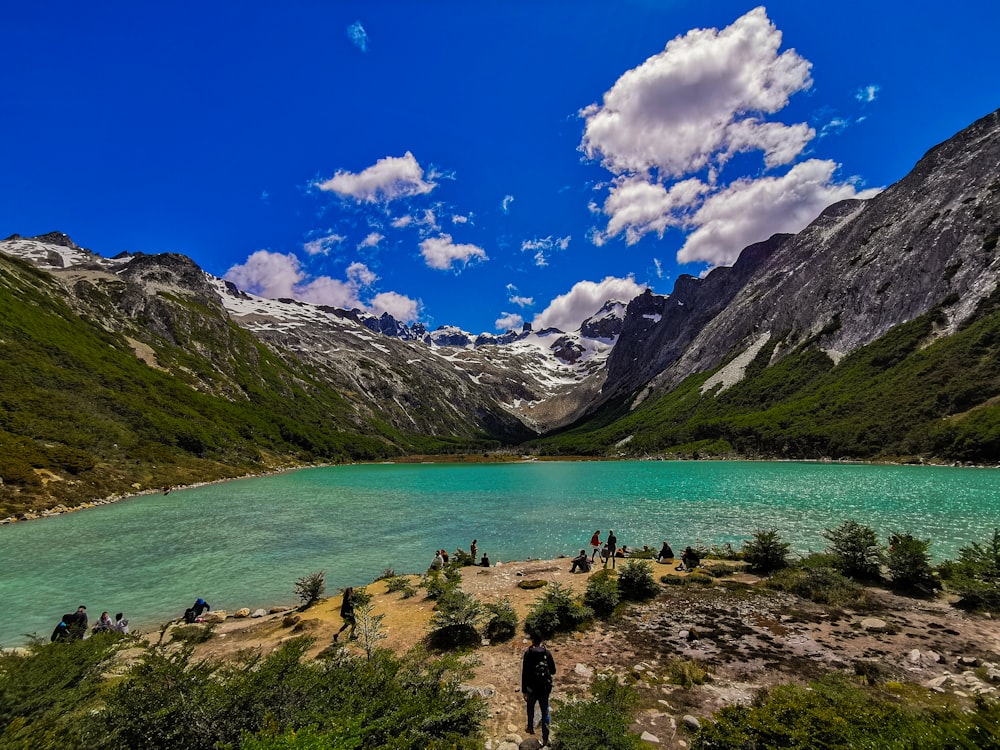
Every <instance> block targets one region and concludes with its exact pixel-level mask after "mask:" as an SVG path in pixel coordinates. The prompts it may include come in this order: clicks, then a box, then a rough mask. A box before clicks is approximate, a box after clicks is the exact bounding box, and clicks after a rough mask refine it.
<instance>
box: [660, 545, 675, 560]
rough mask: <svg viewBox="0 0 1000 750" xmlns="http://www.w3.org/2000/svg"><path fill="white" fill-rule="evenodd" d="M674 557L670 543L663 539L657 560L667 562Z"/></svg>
mask: <svg viewBox="0 0 1000 750" xmlns="http://www.w3.org/2000/svg"><path fill="white" fill-rule="evenodd" d="M673 559H674V551H673V550H672V549H671V548H670V545H669V544H668V543H667V541H666V540H664V541H663V546H662V547H660V554H658V555H657V556H656V562H665V561H667V560H673Z"/></svg>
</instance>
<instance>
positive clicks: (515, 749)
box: [496, 740, 520, 750]
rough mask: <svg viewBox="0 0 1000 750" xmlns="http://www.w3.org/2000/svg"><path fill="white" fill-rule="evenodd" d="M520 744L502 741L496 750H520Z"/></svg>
mask: <svg viewBox="0 0 1000 750" xmlns="http://www.w3.org/2000/svg"><path fill="white" fill-rule="evenodd" d="M519 745H520V743H518V742H508V741H507V740H504V741H503V742H501V743H500V744H499V745H497V747H496V750H520V748H519Z"/></svg>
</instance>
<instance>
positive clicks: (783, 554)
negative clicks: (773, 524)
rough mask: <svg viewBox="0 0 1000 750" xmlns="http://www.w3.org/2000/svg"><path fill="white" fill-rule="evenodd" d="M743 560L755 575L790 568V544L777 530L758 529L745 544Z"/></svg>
mask: <svg viewBox="0 0 1000 750" xmlns="http://www.w3.org/2000/svg"><path fill="white" fill-rule="evenodd" d="M743 559H744V560H746V561H747V563H748V564H749V566H750V570H752V571H753V572H754V573H773V572H774V571H776V570H781V569H782V568H786V567H788V544H787V543H785V542H782V541H781V535H780V534H778V530H777V529H775V528H770V529H757V530H756V531H755V532H754V533H753V539H747V540H746V541H744V542H743Z"/></svg>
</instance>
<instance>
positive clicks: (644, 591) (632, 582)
mask: <svg viewBox="0 0 1000 750" xmlns="http://www.w3.org/2000/svg"><path fill="white" fill-rule="evenodd" d="M659 590H660V587H659V586H657V585H656V579H655V578H654V577H653V565H652V563H650V562H649V561H648V560H628V561H626V563H625V565H623V566H622V568H621V570H619V571H618V593H619V594H620V595H621V598H622V599H627V600H630V601H645V600H646V599H652V598H653V597H654V596H656V594H657V593H658V592H659Z"/></svg>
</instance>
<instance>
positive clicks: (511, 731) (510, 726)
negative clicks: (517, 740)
mask: <svg viewBox="0 0 1000 750" xmlns="http://www.w3.org/2000/svg"><path fill="white" fill-rule="evenodd" d="M516 731H517V725H516V724H508V725H507V733H508V734H514V733H515V732H516Z"/></svg>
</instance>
